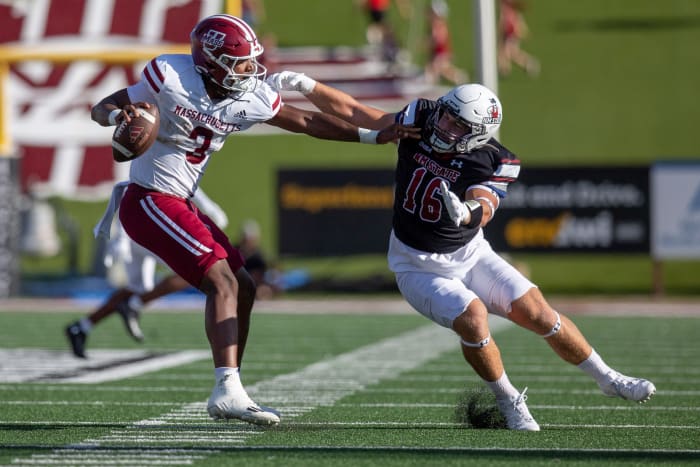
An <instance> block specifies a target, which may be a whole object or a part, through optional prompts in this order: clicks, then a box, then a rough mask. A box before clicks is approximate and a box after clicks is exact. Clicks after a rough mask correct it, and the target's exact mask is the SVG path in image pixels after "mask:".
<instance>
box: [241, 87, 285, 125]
mask: <svg viewBox="0 0 700 467" xmlns="http://www.w3.org/2000/svg"><path fill="white" fill-rule="evenodd" d="M254 96H255V97H254V99H251V102H250V105H249V106H248V107H247V108H246V113H247V115H246V118H247V119H248V120H252V121H255V122H260V123H261V122H266V121H268V120H270V119H271V118H273V117H274V116H275V115H277V113H278V112H279V111H280V109H281V108H282V106H283V105H284V104H283V102H282V96H280V93H279V92H277V91H276V90H274V89H273V88H272V87H271V86H270V85H269V84H267V83H265V82H264V81H260V82H259V83H258V88H257V89H256V90H255V91H254Z"/></svg>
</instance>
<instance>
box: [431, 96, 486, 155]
mask: <svg viewBox="0 0 700 467" xmlns="http://www.w3.org/2000/svg"><path fill="white" fill-rule="evenodd" d="M431 128H432V133H431V134H430V136H429V137H428V142H429V143H430V145H431V146H432V147H433V149H434V150H435V151H436V152H441V153H450V152H456V153H465V152H470V151H471V150H472V149H473V146H474V145H473V144H472V145H471V146H470V144H469V142H470V141H471V140H472V139H473V138H476V137H478V136H481V135H484V134H486V128H485V127H484V125H482V124H480V123H472V122H468V121H466V120H464V119H463V118H461V117H460V116H459V114H458V113H456V112H455V111H454V110H453V109H451V108H450V107H449V106H448V105H445V104H441V105H440V106H439V107H438V108H437V109H436V110H435V112H434V114H433V117H432V126H431Z"/></svg>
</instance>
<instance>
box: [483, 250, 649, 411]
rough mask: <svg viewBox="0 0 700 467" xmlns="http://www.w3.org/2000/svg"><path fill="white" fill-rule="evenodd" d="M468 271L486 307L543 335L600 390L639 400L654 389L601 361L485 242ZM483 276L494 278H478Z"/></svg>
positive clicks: (567, 321)
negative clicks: (476, 262) (479, 257)
mask: <svg viewBox="0 0 700 467" xmlns="http://www.w3.org/2000/svg"><path fill="white" fill-rule="evenodd" d="M470 274H471V275H472V276H473V277H474V279H473V280H472V282H471V283H470V285H471V286H472V287H473V288H474V290H475V292H476V293H477V294H478V295H479V296H481V297H484V298H485V301H486V303H487V306H488V308H489V310H491V311H494V312H496V313H498V314H500V315H502V316H504V317H506V318H507V319H509V320H511V321H513V322H514V323H516V324H518V325H519V326H522V327H523V328H525V329H528V330H530V331H532V332H534V333H536V334H538V335H540V336H542V337H544V339H545V340H546V341H547V343H548V344H549V345H550V347H552V349H553V350H554V351H555V352H556V353H557V355H559V356H560V357H561V358H562V359H563V360H565V361H567V362H569V363H571V364H573V365H577V366H578V367H579V368H581V369H582V370H583V371H585V372H586V373H587V374H589V375H590V376H592V377H593V378H594V379H595V380H596V382H597V383H598V385H599V386H600V387H601V389H602V390H603V392H604V393H605V394H606V395H609V396H619V397H622V398H624V399H631V400H635V401H639V402H643V401H645V400H648V399H649V397H651V396H652V395H653V394H654V392H655V391H656V388H655V387H654V385H653V384H652V383H651V382H649V381H647V380H644V379H639V378H630V377H627V376H624V375H622V374H620V373H618V372H617V371H615V370H613V369H611V368H610V367H609V366H608V365H607V364H605V362H604V361H603V360H602V358H600V356H599V355H598V354H597V353H596V352H595V350H594V349H593V348H592V347H591V345H590V344H589V343H588V341H587V340H586V338H585V337H584V336H583V334H582V333H581V331H580V330H579V329H578V327H576V325H575V324H574V323H573V322H572V321H571V320H570V319H569V318H567V317H566V316H564V315H562V314H560V313H557V312H556V311H555V310H554V309H553V308H552V307H551V306H550V305H549V303H547V301H546V300H545V298H544V297H543V296H542V293H541V292H540V290H539V289H538V288H537V287H536V286H535V285H534V284H533V283H532V282H530V281H529V280H528V279H527V278H525V277H524V276H523V275H522V274H521V273H520V272H519V271H518V270H517V269H515V268H514V267H513V266H512V265H511V264H509V263H508V262H507V261H505V260H504V259H503V258H501V257H500V256H499V255H497V254H496V253H494V252H493V251H492V250H491V248H490V246H486V247H484V249H483V251H482V254H481V260H480V261H479V263H478V264H477V266H476V267H475V268H474V269H472V271H471V272H470ZM489 277H491V278H494V280H493V281H486V280H484V278H489Z"/></svg>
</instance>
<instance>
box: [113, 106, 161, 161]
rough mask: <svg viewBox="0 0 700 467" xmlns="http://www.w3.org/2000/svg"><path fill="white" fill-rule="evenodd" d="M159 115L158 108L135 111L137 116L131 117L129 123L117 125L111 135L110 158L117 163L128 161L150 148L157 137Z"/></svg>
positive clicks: (123, 122)
mask: <svg viewBox="0 0 700 467" xmlns="http://www.w3.org/2000/svg"><path fill="white" fill-rule="evenodd" d="M159 124H160V115H159V114H158V107H156V106H155V105H151V107H150V108H148V109H144V108H139V109H137V115H132V116H131V121H130V122H128V123H127V122H126V120H122V122H121V123H120V124H119V125H117V127H116V128H115V129H114V134H113V135H112V157H113V158H114V160H115V161H117V162H126V161H130V160H132V159H134V158H136V157H139V156H140V155H141V154H143V153H144V152H146V150H147V149H148V148H149V147H151V145H152V144H153V142H154V141H155V140H156V137H157V136H158V126H159Z"/></svg>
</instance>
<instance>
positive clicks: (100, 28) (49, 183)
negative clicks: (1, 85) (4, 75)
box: [0, 0, 223, 200]
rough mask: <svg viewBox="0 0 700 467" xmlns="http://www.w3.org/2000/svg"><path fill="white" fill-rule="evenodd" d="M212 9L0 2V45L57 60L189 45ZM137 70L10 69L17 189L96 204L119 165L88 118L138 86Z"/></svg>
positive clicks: (213, 5) (168, 0) (157, 0)
mask: <svg viewBox="0 0 700 467" xmlns="http://www.w3.org/2000/svg"><path fill="white" fill-rule="evenodd" d="M222 7H223V2H222V1H221V0H0V43H2V44H3V45H20V46H40V47H42V48H45V47H47V46H48V47H51V48H55V49H56V50H60V51H62V52H70V51H71V50H72V49H74V50H78V49H81V50H84V48H85V46H86V45H89V46H91V47H98V48H99V47H101V46H105V52H104V53H105V54H109V51H108V50H109V47H114V46H115V45H120V46H124V47H129V46H132V45H133V47H134V48H137V47H140V46H143V45H149V46H157V45H165V44H177V43H187V42H189V33H190V31H191V29H192V27H193V26H194V25H195V24H196V23H197V21H198V20H199V19H200V18H202V17H205V16H208V15H211V14H215V13H219V12H221V11H222ZM142 66H143V63H136V64H133V65H124V66H113V65H105V64H103V63H99V62H95V61H81V62H73V63H71V64H70V65H53V64H51V63H48V62H39V61H33V62H22V63H17V64H13V65H12V66H11V68H10V76H9V83H6V85H7V86H8V92H7V94H6V95H8V96H9V103H8V104H9V105H8V107H9V122H6V123H7V124H9V125H10V134H11V136H12V139H13V142H14V145H15V147H16V149H17V152H18V154H19V157H20V164H21V169H20V171H21V189H22V191H24V192H27V191H32V192H33V193H34V194H35V195H36V196H40V197H44V196H54V195H58V196H62V197H66V198H74V199H89V200H98V199H103V198H106V197H108V196H109V193H110V192H111V188H112V185H113V184H114V182H115V181H118V180H124V179H126V178H127V175H128V164H116V163H114V162H113V161H112V155H111V148H110V146H109V141H110V138H111V133H112V130H113V129H112V128H102V127H100V126H99V125H97V124H96V123H94V122H93V121H92V120H91V119H90V108H91V107H92V105H94V104H95V103H96V102H98V101H99V100H100V99H102V98H103V97H104V96H106V95H108V94H110V93H112V92H114V91H115V90H117V89H120V88H122V87H125V86H126V85H128V84H131V83H133V82H134V81H135V80H136V79H138V77H139V74H140V71H141V68H142Z"/></svg>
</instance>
